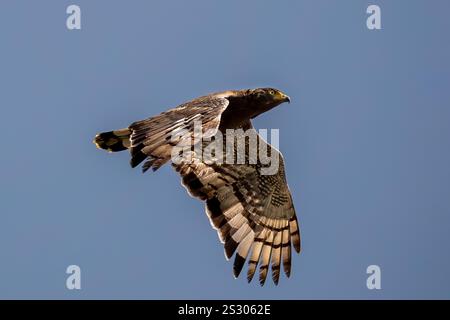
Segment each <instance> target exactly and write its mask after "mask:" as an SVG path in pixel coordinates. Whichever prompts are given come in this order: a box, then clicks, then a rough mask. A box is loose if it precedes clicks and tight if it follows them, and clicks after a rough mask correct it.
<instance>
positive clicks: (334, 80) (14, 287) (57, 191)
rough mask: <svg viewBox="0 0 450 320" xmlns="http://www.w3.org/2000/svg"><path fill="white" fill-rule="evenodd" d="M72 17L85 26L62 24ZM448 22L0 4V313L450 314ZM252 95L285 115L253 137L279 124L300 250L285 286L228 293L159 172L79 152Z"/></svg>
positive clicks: (290, 10) (228, 276)
mask: <svg viewBox="0 0 450 320" xmlns="http://www.w3.org/2000/svg"><path fill="white" fill-rule="evenodd" d="M73 3H75V4H78V5H80V7H81V11H82V30H74V31H69V30H67V28H66V17H67V14H66V7H67V6H68V5H70V4H73ZM369 4H377V5H379V6H380V7H381V10H382V30H378V31H370V30H368V29H367V27H366V18H367V16H368V15H367V14H366V8H367V6H368V5H369ZM449 14H450V3H449V2H448V1H444V0H441V1H438V0H433V1H425V0H423V1H406V0H404V1H400V0H397V1H375V0H374V1H317V0H310V1H294V0H292V1H287V0H285V1H256V0H254V1H237V0H236V1H206V0H204V1H198V0H194V1H181V0H180V1H162V0H161V1H128V2H127V1H82V0H78V1H2V2H1V4H0V43H1V55H0V92H1V94H0V107H1V118H0V119H1V120H0V121H1V138H2V139H1V141H2V145H1V157H0V175H1V176H0V177H1V179H0V196H1V201H0V210H1V211H0V213H1V216H0V218H1V222H0V256H1V263H0V298H43V299H46V298H63V299H70V298H160V299H165V298H225V299H226V298H251V299H259V298H265V299H272V298H275V299H281V298H286V299H303V298H325V299H327V298H369V299H379V298H388V299H389V298H450V275H449V273H448V271H449V270H450V250H449V249H450V248H449V247H450V233H449V230H450V166H449V164H450V141H449V138H450V123H449V121H450V103H449V102H450V90H449V84H450V62H449V57H450V42H449V37H448V32H449V30H450V20H449V19H448V16H449ZM259 86H273V87H276V88H279V89H281V90H283V91H285V92H286V93H287V94H289V95H290V96H291V98H292V100H293V101H292V103H291V104H290V105H283V106H281V107H280V108H277V109H275V110H272V111H271V112H269V113H266V114H264V115H262V116H260V117H259V118H257V119H256V121H255V125H256V127H258V128H281V131H280V144H281V145H280V148H281V150H282V152H283V154H284V157H285V159H286V165H287V173H288V181H289V185H290V188H291V190H292V194H293V198H294V201H295V205H296V208H297V211H298V215H299V219H300V224H301V231H302V240H303V252H302V254H301V255H299V256H297V255H296V256H295V257H294V259H293V274H292V276H291V279H289V280H286V278H285V277H284V276H283V277H282V279H281V280H280V285H279V286H278V287H275V286H274V285H273V284H272V283H271V282H270V281H268V282H267V283H266V286H265V287H263V288H261V287H260V286H259V284H257V282H253V283H251V284H250V285H248V284H247V282H246V280H245V277H241V278H239V279H238V280H234V279H233V277H232V272H231V269H232V264H231V263H229V262H226V261H225V259H224V255H223V249H222V246H221V245H220V243H219V241H218V238H217V234H216V232H215V231H214V230H213V229H212V228H211V227H210V223H209V221H208V220H207V218H206V216H205V214H204V209H203V204H202V203H201V202H200V201H198V200H195V199H192V198H190V197H188V196H187V194H186V192H185V190H184V188H183V187H181V185H180V182H179V177H178V176H177V174H176V173H175V172H173V171H172V169H171V168H170V166H167V167H164V168H162V169H161V170H159V171H158V172H156V173H148V174H145V175H142V174H141V172H140V170H139V169H136V170H132V169H131V168H130V167H129V165H128V159H129V155H128V154H127V153H122V154H114V155H113V154H107V153H104V152H100V151H99V150H97V149H96V148H95V146H94V145H93V144H92V143H91V141H92V138H93V137H94V135H95V134H96V133H97V132H100V131H107V130H112V129H118V128H122V127H126V126H127V125H128V124H130V123H131V122H133V121H135V120H139V119H143V118H146V117H148V116H151V115H155V114H157V113H159V112H161V111H163V110H165V109H167V108H169V107H173V106H176V105H177V104H179V103H181V102H184V101H186V100H189V99H191V98H194V97H196V96H200V95H203V94H206V93H209V92H214V91H221V90H226V89H241V88H252V87H259ZM71 264H76V265H79V266H80V267H81V270H82V284H81V285H82V289H81V290H79V291H77V290H74V291H69V290H67V289H66V287H65V281H66V277H67V275H66V273H65V270H66V268H67V266H68V265H71ZM371 264H376V265H379V266H380V267H381V271H382V283H381V285H382V290H368V289H367V287H366V278H367V274H366V268H367V266H368V265H371Z"/></svg>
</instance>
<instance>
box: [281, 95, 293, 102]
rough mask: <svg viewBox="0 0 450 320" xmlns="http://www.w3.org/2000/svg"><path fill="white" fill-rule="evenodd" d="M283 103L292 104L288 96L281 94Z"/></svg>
mask: <svg viewBox="0 0 450 320" xmlns="http://www.w3.org/2000/svg"><path fill="white" fill-rule="evenodd" d="M281 101H283V102H287V103H291V98H289V96H288V95H285V94H284V93H282V94H281Z"/></svg>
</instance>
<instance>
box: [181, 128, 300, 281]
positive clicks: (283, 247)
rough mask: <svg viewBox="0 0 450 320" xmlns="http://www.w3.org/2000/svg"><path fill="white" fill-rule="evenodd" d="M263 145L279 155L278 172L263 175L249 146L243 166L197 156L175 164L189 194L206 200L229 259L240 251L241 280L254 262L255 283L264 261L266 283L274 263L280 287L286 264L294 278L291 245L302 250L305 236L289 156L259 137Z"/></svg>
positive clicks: (236, 263) (236, 271) (251, 270)
mask: <svg viewBox="0 0 450 320" xmlns="http://www.w3.org/2000/svg"><path fill="white" fill-rule="evenodd" d="M251 130H254V129H251ZM255 132H256V131H255ZM255 134H256V133H255ZM256 135H257V134H256ZM257 136H258V137H259V135H257ZM237 139H239V137H237ZM246 144H247V141H246ZM247 146H248V144H247ZM258 147H259V148H261V147H266V148H268V149H265V150H269V153H271V154H273V153H275V155H277V156H278V159H279V162H278V170H276V173H274V174H272V175H265V174H263V171H262V169H263V168H264V167H265V166H264V165H262V164H261V162H260V161H259V159H257V161H256V163H255V162H253V163H250V161H249V159H250V158H251V157H249V154H248V151H249V149H248V148H245V150H246V151H245V152H246V156H245V163H243V164H228V163H218V162H206V161H204V159H203V160H202V159H201V157H199V156H198V155H197V154H196V153H195V152H193V153H192V159H190V161H185V162H183V161H177V162H178V163H177V164H175V163H174V164H173V166H174V167H175V169H176V170H177V171H178V172H179V173H180V174H181V176H182V183H183V185H184V186H185V187H186V189H187V190H188V192H189V193H190V194H191V195H192V196H194V197H197V198H200V199H202V200H205V201H206V213H207V215H208V217H209V219H210V221H211V225H212V226H213V227H214V228H215V229H216V230H217V232H218V235H219V238H220V240H221V241H222V242H223V243H224V248H225V255H226V257H227V259H229V258H231V257H232V256H233V254H234V253H235V252H236V255H235V260H234V265H233V272H234V275H235V277H237V276H239V274H240V272H241V270H242V268H243V265H244V263H245V261H246V259H247V258H249V260H248V274H247V279H248V281H249V282H250V281H251V280H252V278H253V276H254V273H255V270H256V268H257V265H258V263H259V270H260V271H259V281H260V284H261V285H263V284H264V282H265V280H266V277H267V273H268V268H269V264H271V269H272V279H273V281H274V283H275V284H278V280H279V276H280V264H281V261H282V263H283V269H284V271H285V274H286V275H287V276H288V277H289V276H290V272H291V244H292V245H293V246H294V248H295V250H296V251H297V252H300V234H299V228H298V223H297V218H296V215H295V210H294V205H293V203H292V197H291V194H290V191H289V188H288V185H287V182H286V177H285V170H284V162H283V158H282V156H281V154H280V153H279V151H278V150H276V149H275V148H273V147H272V146H271V145H270V144H267V143H266V142H265V141H264V140H263V139H259V145H258ZM234 151H235V152H236V151H237V144H236V143H235V144H234ZM208 163H209V164H208Z"/></svg>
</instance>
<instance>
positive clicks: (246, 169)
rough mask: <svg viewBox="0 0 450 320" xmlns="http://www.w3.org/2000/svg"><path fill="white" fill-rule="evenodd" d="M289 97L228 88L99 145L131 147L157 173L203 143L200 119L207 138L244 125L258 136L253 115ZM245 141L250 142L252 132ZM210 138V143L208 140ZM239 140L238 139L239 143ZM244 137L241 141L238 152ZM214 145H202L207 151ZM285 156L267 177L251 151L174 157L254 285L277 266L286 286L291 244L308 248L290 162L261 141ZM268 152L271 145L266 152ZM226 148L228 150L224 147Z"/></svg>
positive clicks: (101, 139) (134, 159) (105, 136)
mask: <svg viewBox="0 0 450 320" xmlns="http://www.w3.org/2000/svg"><path fill="white" fill-rule="evenodd" d="M283 102H289V97H288V96H286V95H285V94H283V93H282V92H281V91H279V90H276V89H272V88H261V89H249V90H237V91H225V92H220V93H215V94H211V95H207V96H203V97H200V98H197V99H194V100H192V101H190V102H187V103H184V104H181V105H179V106H178V107H176V108H174V109H170V110H168V111H166V112H163V113H161V114H159V115H157V116H154V117H151V118H148V119H145V120H142V121H137V122H134V123H132V124H131V125H130V126H129V127H128V128H125V129H120V130H115V131H109V132H105V133H100V134H98V135H97V136H96V137H95V139H94V143H95V144H96V145H97V147H98V148H101V149H105V150H108V151H110V152H115V151H122V150H126V149H129V150H130V153H131V160H130V164H131V166H132V167H136V166H137V165H139V164H140V163H142V162H144V164H143V166H142V170H143V171H144V172H145V171H147V170H148V169H150V168H152V170H153V171H155V170H157V169H158V168H160V167H161V166H162V165H164V164H165V163H167V162H168V161H170V160H171V157H172V156H173V155H172V151H173V148H174V147H175V146H177V145H180V144H183V143H191V142H192V141H195V139H196V138H197V136H198V134H199V133H198V132H195V130H194V123H195V121H201V123H202V127H201V133H202V134H203V138H207V139H208V138H212V139H214V137H215V135H216V133H217V132H219V131H220V132H221V133H223V134H225V133H226V130H227V129H243V130H241V131H242V132H244V130H247V132H250V133H254V134H255V135H257V133H256V131H255V130H254V129H253V127H252V124H251V121H250V119H252V118H254V117H256V116H258V115H259V114H261V113H263V112H266V111H268V110H270V109H272V108H274V107H276V106H277V105H279V104H281V103H283ZM242 138H243V139H244V141H245V144H246V146H248V139H246V137H239V135H237V136H236V137H235V139H242ZM207 139H206V140H207ZM236 141H237V140H236ZM236 146H237V142H236V143H234V150H233V151H234V152H236V148H237V147H236ZM206 147H207V143H206V142H205V141H203V142H202V143H201V148H200V150H205V148H206ZM262 147H264V148H267V150H268V154H271V153H275V155H278V156H279V159H280V160H279V164H278V165H279V166H278V170H276V173H274V174H271V175H265V174H262V173H261V172H262V169H263V168H264V167H265V166H266V165H265V164H262V163H261V162H260V161H259V159H258V160H257V161H256V162H252V161H251V159H252V158H251V155H250V154H249V151H248V150H247V149H248V148H245V150H246V153H245V157H244V158H245V161H244V162H243V163H239V164H237V163H236V162H234V163H233V164H230V163H228V162H225V161H224V162H219V161H217V159H213V160H216V161H206V160H205V159H202V157H201V154H200V155H199V154H198V150H196V149H195V148H194V150H191V151H190V155H191V159H189V161H188V160H185V159H184V160H183V159H181V160H180V159H178V161H173V160H174V159H173V158H172V165H173V166H174V168H175V170H176V171H177V172H179V173H180V175H181V177H182V184H183V185H184V186H185V187H186V189H187V191H188V192H189V194H190V195H192V196H194V197H197V198H199V199H201V200H204V201H205V209H206V213H207V215H208V217H209V219H210V222H211V225H212V226H213V227H214V228H215V229H216V230H217V233H218V235H219V239H220V241H221V242H222V243H224V249H225V256H226V258H227V259H229V258H231V257H232V256H233V255H235V260H234V264H233V274H234V276H235V277H238V276H239V274H240V272H241V271H242V268H243V266H244V264H245V261H247V258H248V271H247V279H248V281H249V282H250V281H251V280H252V278H253V276H254V274H255V271H256V268H257V266H258V264H259V268H260V272H259V281H260V284H261V285H263V284H264V283H265V280H266V277H267V273H268V269H269V267H270V268H271V270H272V279H273V281H274V283H275V284H278V280H279V276H280V269H281V265H283V269H284V272H285V274H286V276H287V277H289V276H290V273H291V244H292V245H293V247H294V249H295V251H297V252H300V234H299V228H298V222H297V217H296V214H295V209H294V205H293V202H292V197H291V194H290V191H289V188H288V186H287V182H286V177H285V170H284V161H283V158H282V156H281V154H280V153H279V151H278V150H276V149H275V148H273V147H272V146H271V145H270V144H267V143H266V142H265V141H264V140H259V142H258V148H262ZM263 150H264V149H263ZM224 152H226V150H224Z"/></svg>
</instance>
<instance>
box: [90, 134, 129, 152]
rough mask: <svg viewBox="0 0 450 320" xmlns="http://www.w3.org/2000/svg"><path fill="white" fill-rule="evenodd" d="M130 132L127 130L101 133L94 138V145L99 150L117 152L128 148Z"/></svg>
mask: <svg viewBox="0 0 450 320" xmlns="http://www.w3.org/2000/svg"><path fill="white" fill-rule="evenodd" d="M130 135H131V130H130V129H128V128H125V129H119V130H114V131H109V132H102V133H99V134H97V135H96V136H95V139H94V141H93V142H94V143H95V145H96V146H97V148H99V149H104V150H107V151H108V152H118V151H123V150H127V149H128V148H130Z"/></svg>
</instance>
